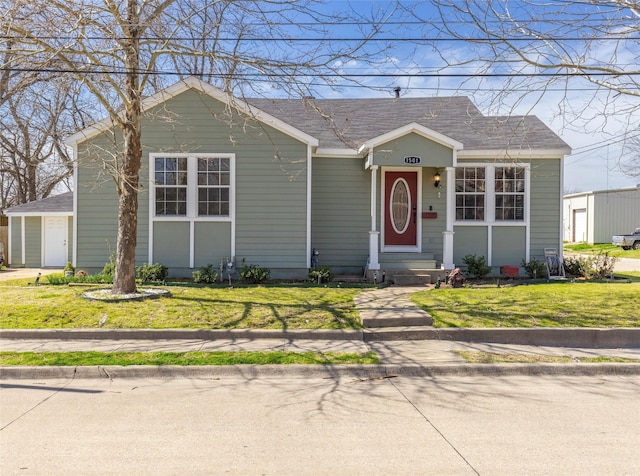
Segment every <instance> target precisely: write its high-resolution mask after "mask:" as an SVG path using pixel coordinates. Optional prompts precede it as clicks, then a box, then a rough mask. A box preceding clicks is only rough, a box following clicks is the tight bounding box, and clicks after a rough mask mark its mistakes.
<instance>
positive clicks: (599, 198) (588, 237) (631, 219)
mask: <svg viewBox="0 0 640 476" xmlns="http://www.w3.org/2000/svg"><path fill="white" fill-rule="evenodd" d="M639 226H640V184H639V185H638V186H637V187H632V188H618V189H611V190H599V191H593V192H581V193H573V194H570V195H565V196H564V199H563V234H564V241H568V242H572V243H589V244H594V243H610V242H611V236H612V235H619V234H624V233H631V232H632V231H633V230H634V229H635V228H637V227H639Z"/></svg>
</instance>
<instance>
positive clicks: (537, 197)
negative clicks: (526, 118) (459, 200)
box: [454, 159, 562, 266]
mask: <svg viewBox="0 0 640 476" xmlns="http://www.w3.org/2000/svg"><path fill="white" fill-rule="evenodd" d="M517 162H518V163H529V164H530V170H529V178H530V180H529V203H530V208H529V239H530V241H529V246H530V248H529V250H530V251H529V253H530V258H537V259H539V260H543V259H544V249H545V248H560V247H561V239H562V238H561V236H562V234H561V233H562V224H561V220H560V215H561V208H562V200H561V193H560V191H561V189H562V184H561V183H560V168H561V166H562V162H561V160H560V159H526V160H517ZM465 163H487V164H497V165H501V164H507V165H508V164H511V163H513V162H512V161H499V160H498V161H493V160H472V159H464V160H459V163H458V165H460V166H462V165H464V164H465ZM491 226H492V227H493V229H494V236H493V239H494V242H495V240H496V239H500V238H499V237H500V236H501V235H500V233H499V232H498V235H497V236H496V235H495V230H496V228H507V227H500V223H499V222H497V223H495V224H492V225H491ZM458 228H460V227H456V231H457V229H458ZM517 235H518V236H517V239H519V240H520V241H519V246H520V250H518V249H517V247H516V245H515V243H513V244H512V245H511V250H510V251H509V252H508V253H507V254H506V256H507V257H514V258H515V257H516V256H517V255H520V254H521V255H525V252H526V235H525V234H523V233H518V234H517ZM458 239H459V237H458V234H457V233H456V235H455V236H454V241H455V242H456V245H455V248H456V249H459V246H458V243H457V241H458ZM492 251H497V252H498V254H495V252H494V253H493V256H492V265H493V266H500V265H502V264H520V263H519V262H518V263H499V262H497V261H496V259H497V257H498V256H500V254H499V253H500V252H501V249H500V246H499V244H495V243H494V244H493V245H492ZM505 252H506V250H505ZM485 253H486V252H485ZM476 254H477V253H476ZM462 256H464V254H463V255H462ZM459 257H460V256H459V255H456V256H454V258H455V259H456V260H457V261H455V262H456V263H459V262H460V259H459Z"/></svg>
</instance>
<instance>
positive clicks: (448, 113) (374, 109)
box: [247, 96, 570, 153]
mask: <svg viewBox="0 0 640 476" xmlns="http://www.w3.org/2000/svg"><path fill="white" fill-rule="evenodd" d="M247 102H248V103H250V104H251V105H252V106H255V107H256V108H258V109H260V110H262V111H264V112H266V113H268V114H270V115H272V116H274V117H277V118H278V119H280V120H281V121H283V122H286V123H288V124H291V125H292V126H294V127H295V128H297V129H299V130H301V131H303V132H305V133H307V134H309V135H311V136H313V137H316V138H318V139H319V141H320V144H319V146H320V147H322V148H345V147H348V148H352V149H357V148H359V147H360V146H361V145H362V144H364V143H365V142H366V141H369V140H371V139H373V138H375V137H379V136H381V135H383V134H385V133H387V132H390V131H393V130H395V129H399V128H401V127H403V126H406V125H407V124H410V123H413V122H415V123H417V124H420V125H422V126H424V127H427V128H429V129H431V130H434V131H436V132H439V133H440V134H443V135H445V136H447V137H450V138H451V139H454V140H456V141H458V142H461V143H462V144H463V145H464V149H465V150H505V149H511V150H523V149H524V150H532V149H538V150H541V149H544V150H549V149H560V150H562V151H564V152H566V153H569V152H570V148H569V146H568V145H567V144H566V143H565V142H564V141H563V140H562V139H560V137H558V135H556V134H555V133H554V132H553V131H552V130H551V129H549V128H548V127H547V126H546V125H545V124H544V123H543V122H542V121H540V119H538V118H537V117H535V116H484V115H483V114H482V113H481V112H480V111H479V110H478V108H477V107H476V106H475V105H474V104H473V103H472V102H471V101H470V100H469V98H467V97H463V96H454V97H426V98H414V97H404V98H380V99H303V100H290V99H250V100H247Z"/></svg>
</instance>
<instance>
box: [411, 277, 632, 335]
mask: <svg viewBox="0 0 640 476" xmlns="http://www.w3.org/2000/svg"><path fill="white" fill-rule="evenodd" d="M633 274H637V273H633ZM639 297H640V282H624V283H615V282H614V283H610V282H601V283H594V282H575V283H571V282H558V283H541V284H531V285H524V286H513V287H500V288H498V287H485V288H470V289H469V288H459V289H451V288H446V289H445V288H443V289H437V290H436V289H434V290H431V291H426V292H424V291H423V292H419V293H416V294H414V295H412V297H411V299H412V300H413V302H415V303H416V304H418V305H419V306H420V307H422V308H423V309H424V310H426V311H427V312H429V313H430V314H431V315H432V316H433V319H434V326H435V327H442V328H446V327H493V328H495V327H639V326H640V308H639V307H638V298H639Z"/></svg>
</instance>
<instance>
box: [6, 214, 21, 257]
mask: <svg viewBox="0 0 640 476" xmlns="http://www.w3.org/2000/svg"><path fill="white" fill-rule="evenodd" d="M9 220H11V256H9V257H8V259H9V264H10V265H11V266H13V267H20V266H24V263H23V262H22V218H21V217H11V218H9ZM7 252H8V250H7Z"/></svg>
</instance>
